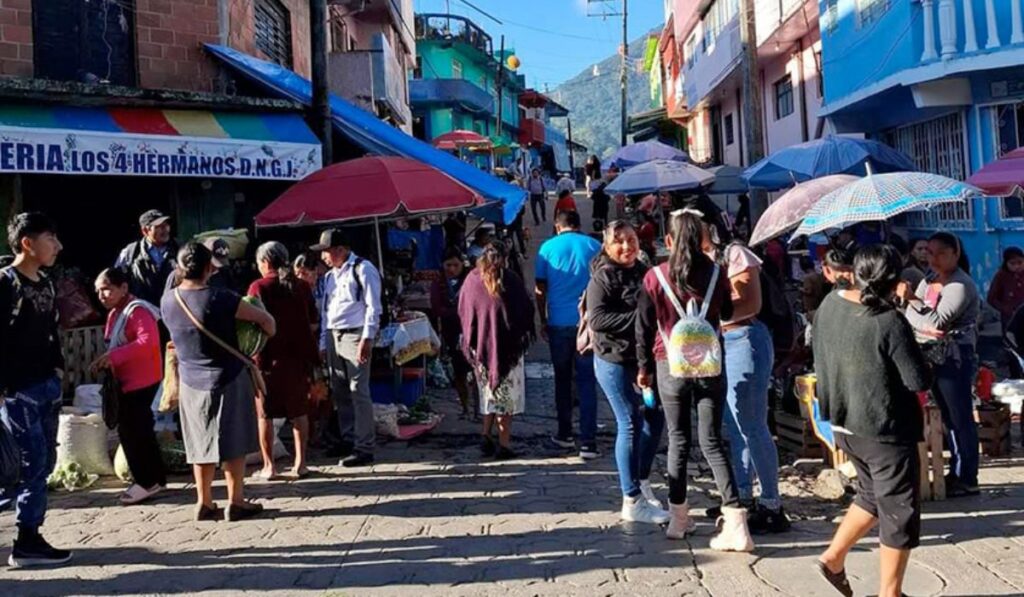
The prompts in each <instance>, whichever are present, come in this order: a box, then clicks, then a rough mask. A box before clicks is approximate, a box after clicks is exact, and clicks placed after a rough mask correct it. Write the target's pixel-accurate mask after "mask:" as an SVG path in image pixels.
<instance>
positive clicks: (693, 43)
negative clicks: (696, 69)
mask: <svg viewBox="0 0 1024 597" xmlns="http://www.w3.org/2000/svg"><path fill="white" fill-rule="evenodd" d="M696 61H697V34H696V33H693V34H692V35H690V39H688V40H686V68H693V63H694V62H696Z"/></svg>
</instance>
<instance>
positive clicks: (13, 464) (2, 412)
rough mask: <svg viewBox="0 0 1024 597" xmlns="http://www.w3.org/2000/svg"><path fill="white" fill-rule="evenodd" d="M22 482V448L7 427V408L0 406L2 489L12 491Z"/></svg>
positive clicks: (0, 484) (0, 472)
mask: <svg viewBox="0 0 1024 597" xmlns="http://www.w3.org/2000/svg"><path fill="white" fill-rule="evenodd" d="M20 480H21V447H20V446H19V445H18V442H17V441H15V439H14V432H12V431H11V428H10V427H8V426H7V407H6V406H2V405H0V489H11V488H13V487H16V486H17V485H18V481H20Z"/></svg>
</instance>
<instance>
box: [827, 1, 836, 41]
mask: <svg viewBox="0 0 1024 597" xmlns="http://www.w3.org/2000/svg"><path fill="white" fill-rule="evenodd" d="M824 16H825V20H826V22H827V23H826V25H825V30H826V31H828V32H829V34H832V33H835V31H836V27H838V26H839V0H825V15H824Z"/></svg>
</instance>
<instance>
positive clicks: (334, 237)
mask: <svg viewBox="0 0 1024 597" xmlns="http://www.w3.org/2000/svg"><path fill="white" fill-rule="evenodd" d="M350 244H351V243H350V242H349V239H348V235H347V234H345V233H344V232H342V231H341V230H338V229H337V228H331V229H330V230H324V231H323V232H321V233H320V242H318V243H317V244H315V245H313V246H311V247H310V248H309V250H310V251H326V250H327V249H332V248H334V247H348V246H350Z"/></svg>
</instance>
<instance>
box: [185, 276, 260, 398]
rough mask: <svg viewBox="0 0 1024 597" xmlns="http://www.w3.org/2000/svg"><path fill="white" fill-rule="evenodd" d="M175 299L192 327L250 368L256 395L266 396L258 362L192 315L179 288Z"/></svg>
mask: <svg viewBox="0 0 1024 597" xmlns="http://www.w3.org/2000/svg"><path fill="white" fill-rule="evenodd" d="M174 298H175V299H177V300H178V305H179V306H180V307H181V310H182V311H184V312H185V316H186V317H188V318H189V320H190V321H191V322H192V325H194V326H196V329H198V330H199V331H200V332H202V333H203V335H205V336H206V337H207V338H209V339H210V340H213V341H214V343H215V344H217V346H220V347H221V348H223V349H224V350H226V351H227V352H228V353H229V354H230V355H231V356H233V357H235V358H236V359H238V360H240V361H242V364H244V365H245V366H246V367H248V368H249V376H250V377H252V385H253V387H254V388H255V389H256V393H257V394H258V395H259V396H266V395H267V382H266V380H265V379H263V373H262V372H261V371H260V368H259V367H258V366H257V365H256V361H254V360H252V359H250V358H249V357H247V356H245V355H244V354H242V353H241V352H239V350H238V349H237V348H235V347H233V346H231V345H230V344H228V343H227V342H225V341H223V340H221V339H220V338H218V337H217V336H216V334H214V333H213V332H211V331H210V330H208V329H206V327H205V326H204V325H203V324H202V323H201V322H200V321H199V320H198V319H196V316H195V315H194V314H193V313H192V310H191V309H189V308H188V305H186V304H185V299H183V298H181V292H180V291H179V290H178V289H177V288H175V289H174Z"/></svg>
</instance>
